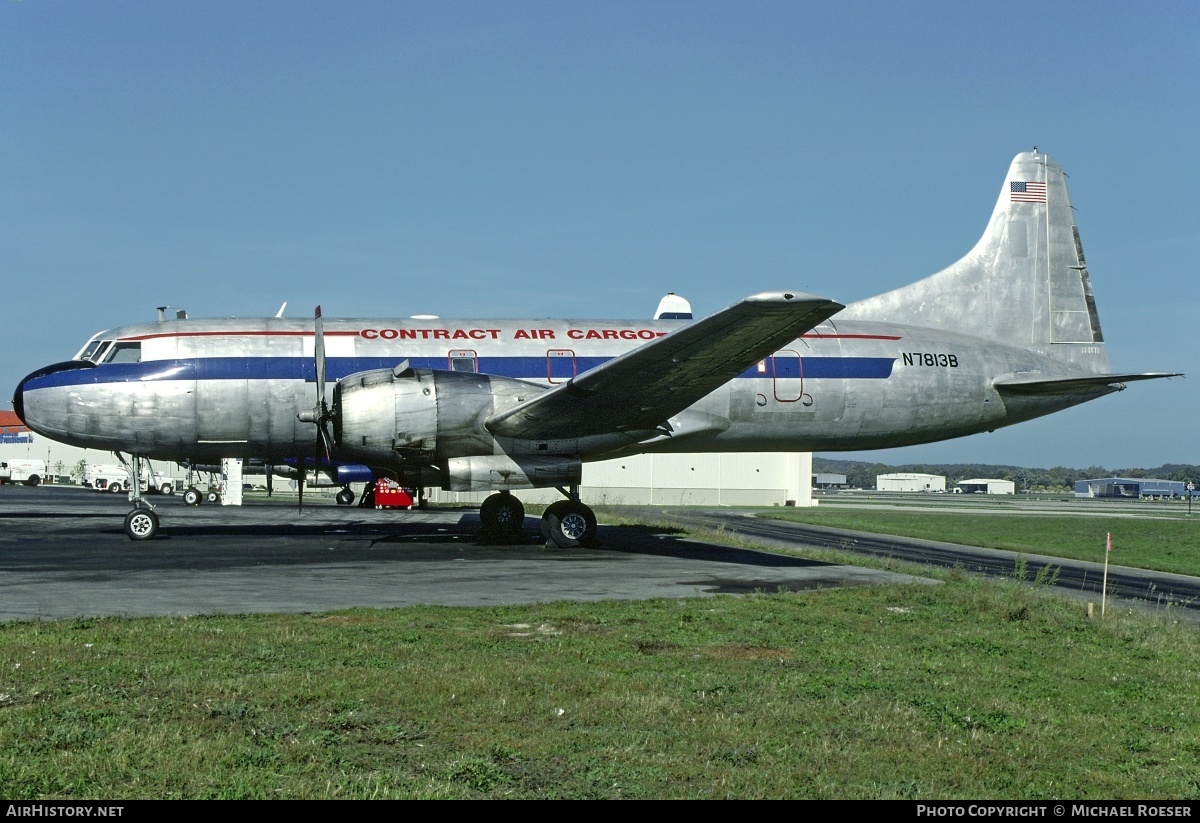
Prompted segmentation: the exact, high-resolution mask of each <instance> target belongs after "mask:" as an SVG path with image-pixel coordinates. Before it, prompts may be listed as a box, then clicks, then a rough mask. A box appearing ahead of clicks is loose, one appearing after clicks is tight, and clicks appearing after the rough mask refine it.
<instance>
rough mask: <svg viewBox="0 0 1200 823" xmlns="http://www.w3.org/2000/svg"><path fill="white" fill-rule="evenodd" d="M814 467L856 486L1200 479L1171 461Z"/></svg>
mask: <svg viewBox="0 0 1200 823" xmlns="http://www.w3.org/2000/svg"><path fill="white" fill-rule="evenodd" d="M813 471H814V472H820V473H822V474H844V475H846V480H847V482H848V483H849V484H850V486H851V487H853V488H858V489H873V488H875V477H876V475H880V474H894V473H896V472H913V473H919V474H940V475H943V476H945V478H946V485H947V486H951V485H953V484H954V483H957V482H958V481H960V480H966V479H968V478H976V477H986V478H991V479H997V480H1011V481H1013V482H1014V483H1015V484H1016V486H1017V490H1018V491H1025V490H1030V491H1069V490H1071V489H1073V488H1074V486H1075V481H1076V480H1091V479H1093V478H1096V477H1113V476H1116V477H1152V478H1155V479H1158V480H1182V481H1184V482H1186V481H1188V480H1193V481H1200V466H1196V465H1190V464H1187V463H1167V464H1165V465H1162V466H1155V467H1153V468H1149V469H1145V468H1117V469H1106V468H1105V467H1103V466H1088V467H1087V468H1085V469H1077V468H1068V467H1066V466H1055V467H1054V468H1051V469H1039V468H1028V467H1025V466H998V465H994V464H990V463H906V464H904V465H897V466H893V465H889V464H887V463H867V462H864V461H862V460H839V459H833V458H828V457H818V456H817V455H813Z"/></svg>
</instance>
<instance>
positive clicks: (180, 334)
mask: <svg viewBox="0 0 1200 823" xmlns="http://www.w3.org/2000/svg"><path fill="white" fill-rule="evenodd" d="M314 334H315V332H313V331H304V330H303V329H301V330H297V331H165V332H159V333H156V334H139V335H135V336H133V337H118V338H117V339H118V340H152V339H154V338H158V337H312V336H313V335H314ZM325 336H326V337H358V332H356V331H336V330H332V331H326V332H325Z"/></svg>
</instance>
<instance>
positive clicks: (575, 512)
mask: <svg viewBox="0 0 1200 823" xmlns="http://www.w3.org/2000/svg"><path fill="white" fill-rule="evenodd" d="M542 534H543V535H545V537H546V542H547V543H553V544H554V545H556V546H559V547H560V548H564V549H573V548H576V547H578V546H594V545H595V544H596V534H597V529H596V514H595V512H593V511H592V510H591V509H590V508H588V507H587V506H585V505H583V504H582V503H577V502H576V501H574V500H559V501H558V502H557V503H551V504H550V505H549V506H547V507H546V511H545V512H544V513H543V514H542Z"/></svg>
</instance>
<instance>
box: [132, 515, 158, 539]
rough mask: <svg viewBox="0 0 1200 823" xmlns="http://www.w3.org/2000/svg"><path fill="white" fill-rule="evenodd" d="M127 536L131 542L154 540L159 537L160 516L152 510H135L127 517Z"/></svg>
mask: <svg viewBox="0 0 1200 823" xmlns="http://www.w3.org/2000/svg"><path fill="white" fill-rule="evenodd" d="M125 536H126V537H128V538H129V539H130V540H153V539H154V538H155V537H157V536H158V515H157V514H155V513H154V512H153V511H151V510H150V509H141V508H139V509H134V510H133V511H131V512H130V513H129V514H127V515H125Z"/></svg>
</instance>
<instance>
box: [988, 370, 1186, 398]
mask: <svg viewBox="0 0 1200 823" xmlns="http://www.w3.org/2000/svg"><path fill="white" fill-rule="evenodd" d="M1160 377H1183V375H1182V374H1180V373H1178V372H1144V373H1140V374H1139V373H1133V374H1094V375H1088V376H1087V377H1042V376H1041V375H1033V374H1029V375H1008V376H1005V377H999V378H997V379H996V380H995V381H993V383H992V385H993V386H995V387H996V390H997V391H1000V392H1009V393H1011V394H1072V393H1075V392H1093V391H1100V390H1103V389H1108V390H1110V391H1121V390H1122V389H1124V388H1125V384H1126V383H1132V382H1134V381H1136V380H1156V379H1158V378H1160Z"/></svg>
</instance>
